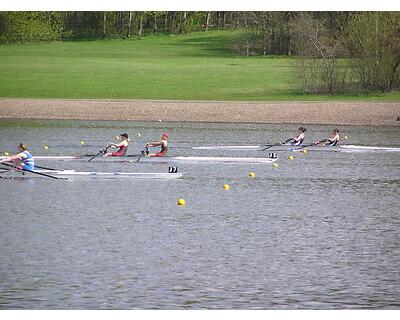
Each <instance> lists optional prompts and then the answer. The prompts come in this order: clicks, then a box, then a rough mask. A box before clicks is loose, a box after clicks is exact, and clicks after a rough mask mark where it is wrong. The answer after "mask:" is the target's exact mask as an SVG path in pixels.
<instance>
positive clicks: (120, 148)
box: [104, 133, 129, 157]
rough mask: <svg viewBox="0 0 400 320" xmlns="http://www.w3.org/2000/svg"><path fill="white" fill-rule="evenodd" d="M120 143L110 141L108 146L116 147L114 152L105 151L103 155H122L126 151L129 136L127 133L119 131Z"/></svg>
mask: <svg viewBox="0 0 400 320" xmlns="http://www.w3.org/2000/svg"><path fill="white" fill-rule="evenodd" d="M119 136H120V137H121V140H122V141H121V142H120V143H111V144H110V145H109V146H108V147H112V148H118V150H117V151H116V152H107V153H105V154H104V156H105V157H124V156H125V155H126V152H127V151H128V145H129V137H128V134H127V133H121V134H120V135H119Z"/></svg>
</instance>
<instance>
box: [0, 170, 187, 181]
mask: <svg viewBox="0 0 400 320" xmlns="http://www.w3.org/2000/svg"><path fill="white" fill-rule="evenodd" d="M46 175H50V176H53V177H58V178H136V179H179V178H181V177H182V176H183V175H184V173H167V172H97V171H75V170H34V171H18V170H8V169H4V170H3V169H0V178H6V179H14V178H33V177H46Z"/></svg>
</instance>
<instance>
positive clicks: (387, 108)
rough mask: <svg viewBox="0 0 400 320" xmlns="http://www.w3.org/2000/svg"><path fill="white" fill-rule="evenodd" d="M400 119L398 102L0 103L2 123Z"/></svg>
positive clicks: (360, 121)
mask: <svg viewBox="0 0 400 320" xmlns="http://www.w3.org/2000/svg"><path fill="white" fill-rule="evenodd" d="M399 117H400V102H314V101H313V102H303V101H301V102H300V101H299V102H296V101H289V102H286V101H274V102H246V101H232V102H231V101H229V102H228V101H180V100H173V101H172V100H130V99H25V98H0V119H43V120H52V119H54V120H55V119H59V120H117V121H118V120H124V121H125V120H131V121H160V120H161V121H166V122H177V121H181V122H212V123H278V124H280V123H281V124H329V125H381V126H400V118H399ZM397 119H399V120H397Z"/></svg>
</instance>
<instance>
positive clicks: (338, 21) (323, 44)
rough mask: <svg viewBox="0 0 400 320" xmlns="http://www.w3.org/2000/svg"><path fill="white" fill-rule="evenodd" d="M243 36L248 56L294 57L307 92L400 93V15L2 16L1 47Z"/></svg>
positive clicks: (241, 47)
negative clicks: (227, 33) (219, 33)
mask: <svg viewBox="0 0 400 320" xmlns="http://www.w3.org/2000/svg"><path fill="white" fill-rule="evenodd" d="M215 29H220V30H233V29H238V30H241V31H242V32H241V33H240V35H241V36H240V37H238V38H236V39H235V40H234V42H233V43H232V50H235V51H236V52H237V53H238V54H241V55H245V56H257V55H264V56H267V55H282V56H296V57H297V58H298V59H296V63H297V65H296V68H295V70H296V75H297V78H298V84H299V88H300V89H301V91H302V92H304V93H328V94H335V93H346V92H357V91H360V92H374V91H382V92H385V91H390V90H398V89H400V75H399V64H400V41H399V40H400V39H399V36H400V13H399V12H340V11H337V12H292V11H291V12H261V11H254V12H253V11H245V12H227V11H217V12H211V11H209V12H184V11H151V12H138V11H122V12H0V43H13V42H19V43H26V42H31V41H56V40H57V41H59V40H61V41H65V40H82V39H106V38H133V37H144V36H146V35H150V34H159V33H165V34H187V33H190V32H194V31H203V32H207V31H208V30H215Z"/></svg>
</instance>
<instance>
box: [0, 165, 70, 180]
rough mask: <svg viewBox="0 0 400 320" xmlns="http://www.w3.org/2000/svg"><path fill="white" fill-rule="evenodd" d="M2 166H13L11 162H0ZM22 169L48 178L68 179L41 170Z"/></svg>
mask: <svg viewBox="0 0 400 320" xmlns="http://www.w3.org/2000/svg"><path fill="white" fill-rule="evenodd" d="M1 164H2V165H3V166H7V167H12V168H13V167H14V166H12V165H11V164H8V163H1ZM22 171H26V172H31V173H34V174H37V175H39V176H44V177H48V178H52V179H61V180H68V179H67V178H61V177H55V176H51V175H49V174H45V173H41V172H36V171H32V170H26V169H23V170H22Z"/></svg>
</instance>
